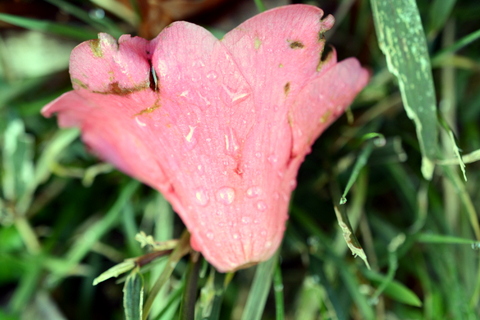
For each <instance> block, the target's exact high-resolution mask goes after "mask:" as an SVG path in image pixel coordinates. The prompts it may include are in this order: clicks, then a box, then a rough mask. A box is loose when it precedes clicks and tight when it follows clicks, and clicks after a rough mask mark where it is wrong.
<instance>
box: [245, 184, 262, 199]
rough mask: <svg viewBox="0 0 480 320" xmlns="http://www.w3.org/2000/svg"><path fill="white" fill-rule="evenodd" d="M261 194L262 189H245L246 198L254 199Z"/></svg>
mask: <svg viewBox="0 0 480 320" xmlns="http://www.w3.org/2000/svg"><path fill="white" fill-rule="evenodd" d="M261 194H262V188H260V187H258V186H253V187H250V188H248V189H247V197H249V198H256V197H258V196H259V195H261Z"/></svg>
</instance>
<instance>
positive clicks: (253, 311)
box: [242, 253, 278, 320]
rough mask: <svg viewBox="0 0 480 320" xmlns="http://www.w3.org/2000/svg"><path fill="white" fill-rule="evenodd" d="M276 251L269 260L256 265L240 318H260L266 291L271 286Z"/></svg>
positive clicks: (246, 319) (265, 300)
mask: <svg viewBox="0 0 480 320" xmlns="http://www.w3.org/2000/svg"><path fill="white" fill-rule="evenodd" d="M277 258H278V253H276V254H275V255H274V256H273V257H272V258H270V260H268V261H265V262H263V263H261V264H259V265H258V266H257V270H256V272H255V277H254V278H253V283H252V286H251V289H250V294H249V295H248V299H247V303H246V305H245V309H244V311H243V314H242V320H260V319H261V318H262V314H263V310H264V308H265V303H266V302H267V297H268V293H269V292H270V287H271V286H272V277H273V272H274V270H275V265H276V261H277Z"/></svg>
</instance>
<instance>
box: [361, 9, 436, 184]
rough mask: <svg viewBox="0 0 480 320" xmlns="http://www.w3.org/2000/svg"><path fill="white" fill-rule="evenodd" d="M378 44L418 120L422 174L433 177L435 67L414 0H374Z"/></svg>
mask: <svg viewBox="0 0 480 320" xmlns="http://www.w3.org/2000/svg"><path fill="white" fill-rule="evenodd" d="M371 4H372V10H373V17H374V20H375V28H376V31H377V36H378V44H379V46H380V49H381V50H382V51H383V53H384V54H385V56H386V58H387V64H388V69H389V70H390V72H391V73H392V74H394V75H395V76H396V77H397V79H398V84H399V87H400V92H401V94H402V100H403V105H404V108H405V111H406V112H407V115H408V117H409V118H410V119H412V120H413V122H414V123H415V127H416V131H417V136H418V141H419V144H420V149H421V151H422V174H423V176H424V178H425V179H428V180H430V179H431V178H432V175H433V170H434V169H435V164H434V160H435V157H436V152H437V135H438V134H437V131H438V130H437V120H436V119H437V114H436V100H435V90H434V86H433V80H432V69H431V66H430V58H429V55H428V50H427V44H426V40H425V34H424V32H423V27H422V21H421V20H420V14H419V12H418V8H417V5H416V2H415V0H371Z"/></svg>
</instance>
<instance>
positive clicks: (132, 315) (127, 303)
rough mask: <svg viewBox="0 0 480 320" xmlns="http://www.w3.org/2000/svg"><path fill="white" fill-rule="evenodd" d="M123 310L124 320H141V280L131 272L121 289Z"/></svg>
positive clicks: (134, 272)
mask: <svg viewBox="0 0 480 320" xmlns="http://www.w3.org/2000/svg"><path fill="white" fill-rule="evenodd" d="M123 308H124V311H125V319H126V320H141V319H142V310H143V278H142V275H141V274H140V272H138V270H133V271H132V273H130V275H129V276H128V277H127V281H125V286H124V287H123Z"/></svg>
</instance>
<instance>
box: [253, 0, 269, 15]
mask: <svg viewBox="0 0 480 320" xmlns="http://www.w3.org/2000/svg"><path fill="white" fill-rule="evenodd" d="M254 1H255V5H256V6H257V10H258V12H263V11H265V10H267V7H265V4H264V3H263V1H262V0H254Z"/></svg>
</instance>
